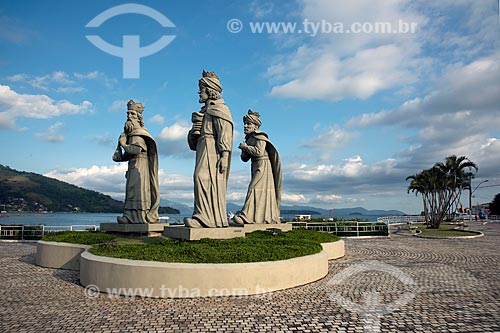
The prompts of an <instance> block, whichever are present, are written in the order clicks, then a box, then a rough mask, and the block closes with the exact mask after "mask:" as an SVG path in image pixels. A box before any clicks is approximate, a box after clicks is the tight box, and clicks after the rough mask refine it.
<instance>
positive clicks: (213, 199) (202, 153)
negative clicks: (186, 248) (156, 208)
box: [188, 99, 233, 228]
mask: <svg viewBox="0 0 500 333" xmlns="http://www.w3.org/2000/svg"><path fill="white" fill-rule="evenodd" d="M200 112H201V113H203V121H202V125H201V131H200V134H199V135H197V134H194V130H193V129H191V131H189V133H188V143H189V147H190V148H191V149H192V150H196V166H195V170H194V174H193V180H194V211H193V217H192V218H193V219H194V220H196V221H197V222H199V223H200V225H201V226H202V227H207V228H215V227H227V226H228V221H227V213H226V191H227V180H228V177H229V170H230V166H231V150H232V147H233V120H232V118H231V113H230V111H229V108H228V107H227V106H226V104H225V103H224V100H223V99H218V100H211V101H210V102H209V103H208V105H206V106H204V107H203V108H202V109H201V110H200ZM223 152H227V154H228V166H227V169H226V171H225V172H223V173H221V172H219V161H220V159H221V156H222V153H223Z"/></svg>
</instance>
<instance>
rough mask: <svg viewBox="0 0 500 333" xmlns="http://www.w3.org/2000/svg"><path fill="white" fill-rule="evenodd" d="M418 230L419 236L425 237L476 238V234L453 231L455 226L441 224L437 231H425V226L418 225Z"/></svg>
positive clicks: (465, 231)
mask: <svg viewBox="0 0 500 333" xmlns="http://www.w3.org/2000/svg"><path fill="white" fill-rule="evenodd" d="M417 227H418V229H419V230H420V231H421V233H420V235H422V236H426V237H464V236H477V233H474V232H470V231H467V230H454V228H456V227H457V225H456V224H441V225H440V226H439V229H427V227H426V226H425V224H418V225H417Z"/></svg>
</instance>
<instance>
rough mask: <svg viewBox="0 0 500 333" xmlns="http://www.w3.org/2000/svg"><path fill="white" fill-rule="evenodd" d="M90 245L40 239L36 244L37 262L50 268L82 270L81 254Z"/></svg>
mask: <svg viewBox="0 0 500 333" xmlns="http://www.w3.org/2000/svg"><path fill="white" fill-rule="evenodd" d="M89 248H90V246H89V245H83V244H70V243H62V242H46V241H38V242H37V244H36V264H37V265H38V266H42V267H48V268H62V269H69V270H72V271H78V270H80V254H81V253H82V252H83V251H85V250H87V249H89Z"/></svg>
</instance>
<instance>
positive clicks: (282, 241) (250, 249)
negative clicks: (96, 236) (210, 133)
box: [90, 230, 339, 263]
mask: <svg viewBox="0 0 500 333" xmlns="http://www.w3.org/2000/svg"><path fill="white" fill-rule="evenodd" d="M338 239H339V238H338V237H336V236H334V235H330V234H325V233H320V232H315V231H311V230H293V231H289V232H278V231H275V232H272V231H271V232H270V231H256V232H253V233H251V234H248V235H247V236H246V237H244V238H243V237H242V238H233V239H227V240H216V239H202V240H199V241H182V240H171V239H164V240H162V241H161V242H157V243H152V244H120V243H118V244H116V245H109V244H105V245H97V246H94V247H93V248H92V249H90V252H91V253H93V254H95V255H100V256H108V257H114V258H123V259H133V260H150V261H161V262H184V263H245V262H262V261H276V260H285V259H291V258H296V257H301V256H306V255H312V254H316V253H319V252H321V250H322V247H321V245H320V243H324V242H334V241H337V240H338Z"/></svg>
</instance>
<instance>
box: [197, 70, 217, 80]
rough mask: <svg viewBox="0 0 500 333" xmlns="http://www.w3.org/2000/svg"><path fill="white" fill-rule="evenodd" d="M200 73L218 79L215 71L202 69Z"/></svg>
mask: <svg viewBox="0 0 500 333" xmlns="http://www.w3.org/2000/svg"><path fill="white" fill-rule="evenodd" d="M201 75H202V76H203V77H211V78H214V79H217V80H220V79H219V77H218V76H217V74H216V73H215V72H207V71H206V70H203V72H202V73H201Z"/></svg>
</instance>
